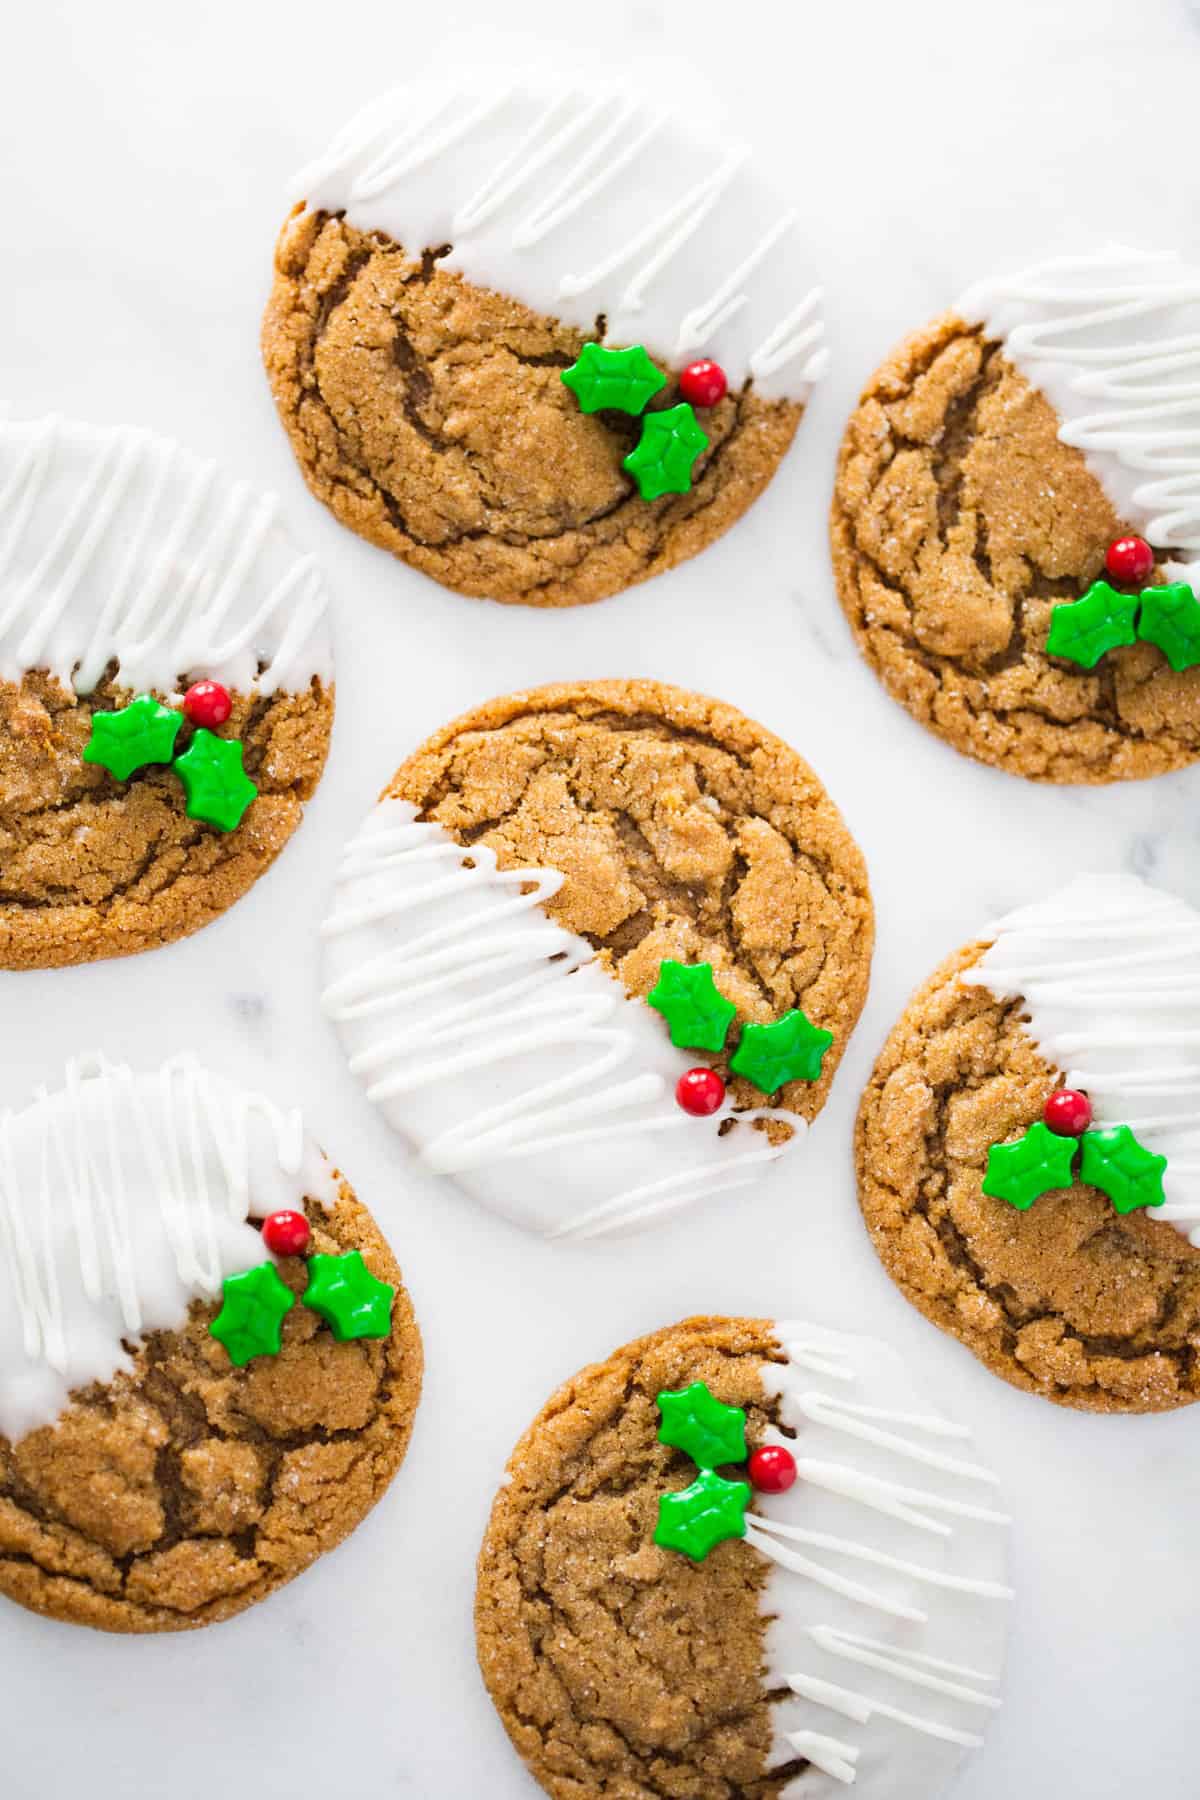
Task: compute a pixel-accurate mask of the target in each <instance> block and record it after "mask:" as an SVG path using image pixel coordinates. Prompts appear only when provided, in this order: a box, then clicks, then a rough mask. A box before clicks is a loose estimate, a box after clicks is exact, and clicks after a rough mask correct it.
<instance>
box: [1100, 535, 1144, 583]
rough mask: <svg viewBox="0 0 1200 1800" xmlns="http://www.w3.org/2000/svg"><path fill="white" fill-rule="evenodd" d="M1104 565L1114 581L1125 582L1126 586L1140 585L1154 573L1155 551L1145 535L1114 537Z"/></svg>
mask: <svg viewBox="0 0 1200 1800" xmlns="http://www.w3.org/2000/svg"><path fill="white" fill-rule="evenodd" d="M1104 567H1105V568H1106V569H1107V570H1108V573H1109V574H1110V575H1111V576H1112V578H1113V580H1114V581H1120V582H1123V583H1124V585H1125V586H1126V587H1140V586H1141V584H1142V582H1143V581H1149V579H1150V577H1151V575H1153V573H1154V552H1153V550H1152V549H1151V548H1150V546H1149V544H1148V543H1147V542H1146V540H1145V538H1144V537H1123V538H1114V539H1113V542H1112V543H1111V544H1110V545H1109V546H1108V554H1107V556H1106V557H1105V558H1104Z"/></svg>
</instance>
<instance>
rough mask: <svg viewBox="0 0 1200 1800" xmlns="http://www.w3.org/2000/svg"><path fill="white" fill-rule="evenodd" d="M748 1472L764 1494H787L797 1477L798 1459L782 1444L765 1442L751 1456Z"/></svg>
mask: <svg viewBox="0 0 1200 1800" xmlns="http://www.w3.org/2000/svg"><path fill="white" fill-rule="evenodd" d="M748 1473H749V1476H750V1479H751V1481H752V1482H753V1483H754V1485H755V1487H756V1488H758V1489H759V1490H760V1492H762V1493H764V1494H786V1493H787V1491H788V1489H789V1488H790V1487H791V1485H792V1483H793V1481H795V1479H796V1459H795V1457H794V1456H793V1455H792V1453H791V1451H790V1450H786V1449H785V1448H784V1446H783V1445H782V1444H764V1445H763V1446H762V1448H761V1449H760V1450H756V1451H755V1452H754V1455H753V1456H752V1457H751V1458H750V1462H749V1465H748Z"/></svg>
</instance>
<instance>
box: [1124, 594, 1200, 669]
mask: <svg viewBox="0 0 1200 1800" xmlns="http://www.w3.org/2000/svg"><path fill="white" fill-rule="evenodd" d="M1138 636H1139V637H1140V638H1144V639H1145V641H1146V642H1147V643H1148V644H1157V645H1158V647H1159V649H1160V650H1161V651H1162V653H1163V655H1164V656H1165V657H1166V659H1167V661H1168V662H1169V663H1170V665H1171V667H1172V668H1173V669H1174V670H1175V673H1176V674H1179V673H1180V671H1181V670H1183V669H1194V668H1195V666H1196V664H1197V663H1200V600H1197V598H1196V596H1195V594H1194V593H1193V592H1192V589H1191V588H1190V586H1189V585H1188V583H1187V582H1186V581H1171V582H1168V583H1167V584H1166V586H1165V587H1151V588H1143V590H1142V612H1141V617H1140V618H1139V620H1138Z"/></svg>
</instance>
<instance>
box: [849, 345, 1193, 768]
mask: <svg viewBox="0 0 1200 1800" xmlns="http://www.w3.org/2000/svg"><path fill="white" fill-rule="evenodd" d="M1058 429H1059V419H1058V415H1057V413H1056V412H1055V411H1054V408H1053V407H1052V406H1051V405H1050V403H1049V401H1048V400H1047V399H1045V397H1044V396H1043V395H1042V394H1040V393H1039V392H1038V391H1037V390H1036V389H1035V388H1033V387H1031V386H1030V384H1029V383H1028V382H1027V381H1026V380H1025V379H1024V377H1023V376H1021V375H1020V374H1019V373H1018V372H1017V370H1016V369H1015V368H1014V367H1013V365H1012V364H1011V363H1010V362H1009V361H1008V360H1007V358H1006V357H1005V355H1004V353H1003V351H1002V350H1001V348H1000V347H999V346H998V345H997V344H996V343H994V342H991V341H989V340H988V339H987V338H986V336H985V335H984V334H983V333H982V332H981V331H980V330H979V329H978V328H975V327H972V326H969V325H967V324H965V323H964V322H963V321H962V320H961V319H959V318H957V317H955V316H954V315H953V314H948V315H946V316H945V317H943V318H941V319H939V320H937V321H935V322H934V323H933V324H932V325H930V326H929V327H927V328H926V329H925V330H924V331H920V332H918V333H916V334H915V335H914V336H912V337H910V338H908V339H907V340H906V341H905V342H904V343H903V344H901V345H900V347H899V348H898V349H897V350H896V351H895V352H894V354H893V355H892V356H891V357H889V358H888V360H887V361H886V362H885V363H884V364H883V366H882V367H881V368H880V369H879V370H878V371H877V372H876V374H875V375H874V376H873V378H872V380H871V382H870V383H869V385H868V387H867V389H866V391H865V393H864V394H863V396H862V399H861V401H860V402H859V405H858V408H857V409H856V411H855V412H854V414H853V415H852V417H851V419H850V422H849V425H848V426H847V429H846V434H845V437H844V439H843V442H842V447H841V451H840V453H839V457H838V468H837V482H836V487H835V493H834V501H833V510H832V516H831V531H832V543H833V560H834V570H835V575H836V579H837V586H838V593H839V597H840V599H841V603H842V606H843V608H844V610H845V612H846V616H847V618H848V619H849V621H850V625H851V627H852V629H853V631H854V635H855V637H856V639H857V641H858V645H859V648H860V650H861V651H862V652H863V654H864V656H865V657H866V659H867V661H868V662H869V663H870V665H871V667H872V668H873V669H874V670H875V672H876V674H877V675H878V676H879V677H880V679H881V680H882V682H883V684H884V686H885V687H886V689H887V691H888V692H889V693H890V694H891V695H892V697H893V698H894V699H896V700H898V701H899V702H900V704H901V705H902V706H904V707H906V708H907V710H908V711H909V712H910V713H911V714H912V715H913V717H914V718H915V719H917V720H918V721H919V722H920V723H921V724H922V725H925V726H926V727H927V728H928V729H929V730H931V731H933V732H935V733H936V734H937V735H938V736H940V737H942V738H945V739H946V740H947V742H949V743H950V744H952V745H953V746H954V747H955V749H958V750H961V751H964V752H965V753H966V754H967V755H969V756H973V757H975V758H977V759H978V760H979V761H981V762H985V763H991V764H993V765H995V766H996V767H998V768H1002V769H1007V770H1008V771H1009V772H1010V773H1012V774H1016V775H1023V776H1026V777H1027V778H1029V779H1031V780H1037V781H1055V782H1109V781H1118V780H1125V779H1130V778H1137V777H1142V776H1148V775H1157V774H1161V773H1163V772H1165V771H1167V770H1171V769H1179V768H1182V767H1184V766H1185V765H1187V764H1188V763H1190V762H1193V761H1194V760H1195V759H1196V757H1197V756H1200V669H1190V670H1185V671H1184V672H1182V673H1180V674H1176V673H1174V672H1173V671H1172V670H1171V668H1170V666H1169V665H1168V664H1167V662H1166V660H1165V659H1164V657H1163V656H1162V655H1161V653H1160V652H1159V651H1158V650H1157V649H1155V647H1154V646H1153V645H1152V644H1147V643H1139V644H1134V645H1131V646H1129V647H1128V648H1123V649H1118V650H1116V651H1113V652H1110V653H1109V654H1108V655H1107V656H1105V657H1104V658H1103V659H1102V660H1101V662H1100V663H1099V664H1098V665H1097V667H1096V668H1095V669H1094V670H1093V671H1090V672H1089V671H1085V670H1083V669H1081V668H1078V667H1076V666H1075V665H1073V664H1071V663H1068V662H1064V661H1062V660H1061V659H1058V658H1051V657H1048V656H1047V655H1046V653H1045V649H1044V645H1045V642H1046V635H1047V632H1048V631H1049V627H1050V615H1051V611H1052V608H1053V607H1054V606H1055V605H1057V604H1060V603H1062V602H1064V601H1071V600H1077V599H1078V598H1079V597H1080V596H1081V595H1082V594H1083V593H1084V591H1085V590H1086V588H1087V587H1088V585H1089V584H1090V583H1091V582H1092V581H1093V580H1094V579H1096V577H1097V576H1099V575H1100V574H1102V572H1103V564H1104V555H1105V551H1106V550H1107V548H1108V545H1109V544H1110V543H1111V541H1112V540H1113V539H1114V538H1115V537H1118V536H1120V535H1121V534H1122V532H1123V531H1124V530H1126V529H1127V528H1128V527H1127V524H1126V522H1125V521H1123V520H1122V519H1121V518H1120V517H1119V516H1118V515H1117V513H1116V512H1115V511H1114V510H1113V507H1112V505H1111V504H1110V502H1109V500H1108V498H1107V496H1106V495H1105V493H1104V490H1103V488H1102V487H1101V485H1100V483H1099V481H1098V480H1097V479H1096V477H1095V476H1094V475H1093V474H1092V473H1091V471H1090V470H1089V468H1088V466H1087V463H1086V461H1085V459H1084V456H1083V454H1082V452H1081V451H1079V450H1077V449H1075V448H1073V447H1072V446H1070V445H1067V444H1064V443H1062V442H1060V440H1059V437H1058ZM1158 548H1160V550H1165V549H1166V548H1168V547H1167V546H1160V547H1158ZM1161 578H1162V577H1161V574H1159V575H1158V576H1156V579H1161Z"/></svg>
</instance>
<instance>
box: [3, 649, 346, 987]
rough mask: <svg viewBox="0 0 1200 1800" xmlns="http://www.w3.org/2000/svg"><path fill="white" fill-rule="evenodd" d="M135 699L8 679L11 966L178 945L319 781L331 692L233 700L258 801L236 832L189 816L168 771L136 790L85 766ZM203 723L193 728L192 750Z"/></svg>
mask: <svg viewBox="0 0 1200 1800" xmlns="http://www.w3.org/2000/svg"><path fill="white" fill-rule="evenodd" d="M132 698H133V695H132V693H131V692H130V691H129V690H128V689H126V688H122V687H120V686H119V685H117V684H116V683H115V682H114V681H113V680H112V679H111V678H110V677H106V678H105V680H104V681H103V682H102V683H101V684H100V686H99V687H98V688H97V689H96V691H95V692H94V693H93V694H91V695H87V696H84V695H78V696H74V695H72V694H71V693H70V692H69V691H67V690H66V689H64V688H63V687H62V686H61V685H60V684H59V683H58V682H57V681H55V680H54V679H53V678H52V677H50V676H47V675H46V674H45V673H44V672H37V671H35V672H33V673H31V674H28V675H26V676H24V677H23V679H22V680H21V682H20V683H19V684H17V683H12V682H2V681H0V967H4V968H9V969H33V968H57V967H61V966H63V965H65V964H69V963H79V962H90V961H92V960H94V959H97V958H100V957H108V956H127V955H132V954H133V953H134V952H136V951H140V950H148V949H153V948H154V947H155V946H156V945H159V944H166V943H171V942H172V941H173V940H174V939H176V938H180V937H184V936H186V935H187V934H188V933H189V932H192V931H196V930H198V929H199V927H200V926H202V925H206V924H208V923H209V921H210V920H212V919H214V918H216V917H217V916H218V915H219V914H220V913H222V912H224V910H225V908H226V907H228V906H231V905H232V904H233V902H234V901H235V900H238V899H240V897H241V896H242V895H243V894H244V893H246V892H247V890H248V889H249V888H250V887H252V886H253V884H254V882H255V881H256V880H257V879H258V877H259V876H260V875H261V874H262V873H263V872H264V871H265V870H266V869H267V868H268V867H269V866H270V864H271V863H272V862H273V861H274V860H275V858H276V856H277V855H278V854H279V852H280V850H281V849H282V848H283V846H284V844H285V843H286V842H287V840H288V838H289V837H290V836H291V834H292V832H293V831H294V830H295V829H296V826H297V825H298V824H299V822H300V817H301V813H302V810H303V803H304V802H305V801H306V800H308V799H309V798H310V797H311V795H312V793H313V791H314V789H315V788H316V785H317V782H318V780H319V778H320V774H321V770H322V768H323V766H324V763H325V756H326V752H327V750H328V747H329V734H330V730H331V728H332V723H333V689H332V688H331V687H330V688H326V687H324V686H323V685H322V684H321V683H320V682H319V681H318V680H315V679H314V680H313V682H312V683H311V685H310V687H309V688H308V689H307V690H306V691H304V692H301V693H288V692H278V693H276V694H273V695H270V696H267V697H263V696H247V695H245V694H239V693H234V694H233V695H232V696H231V698H232V701H233V711H232V714H231V716H230V719H229V723H228V725H227V726H225V727H223V728H222V735H224V736H231V737H237V738H240V739H241V741H242V743H243V745H244V758H245V768H246V772H247V774H248V775H249V776H250V777H251V778H252V779H253V780H254V781H255V783H256V784H257V786H258V795H257V798H256V799H255V800H254V802H253V804H252V805H251V806H250V808H249V810H248V811H247V813H246V815H245V817H244V819H243V820H242V823H241V824H240V825H239V826H238V827H237V829H236V830H234V831H231V832H223V831H217V830H215V829H214V828H213V827H212V826H210V825H205V824H202V823H200V822H198V821H196V820H193V819H189V818H188V817H187V813H186V811H185V807H186V795H185V793H184V790H183V786H182V784H181V782H180V780H179V778H178V776H177V775H175V774H174V773H172V771H171V770H170V769H169V768H167V767H157V766H156V767H150V768H144V769H140V770H138V771H137V772H136V773H135V774H134V775H133V776H132V777H131V779H130V780H129V781H128V782H119V781H116V780H115V779H114V778H113V777H112V776H111V775H110V774H109V773H108V771H107V770H106V769H104V768H101V767H99V766H98V765H96V764H94V763H85V762H84V761H83V760H82V754H83V750H84V748H85V746H86V744H87V741H88V737H89V734H90V731H91V718H92V714H93V712H98V711H107V710H109V709H110V708H115V707H120V706H124V705H127V704H128V702H129V701H130V700H131V699H132ZM191 733H192V727H191V726H190V725H189V724H188V723H187V722H186V720H185V722H184V725H183V728H182V730H181V731H180V734H179V738H178V740H177V745H176V748H177V750H178V751H180V752H182V751H183V750H184V749H185V748H186V746H187V744H188V742H189V740H190V737H191Z"/></svg>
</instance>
